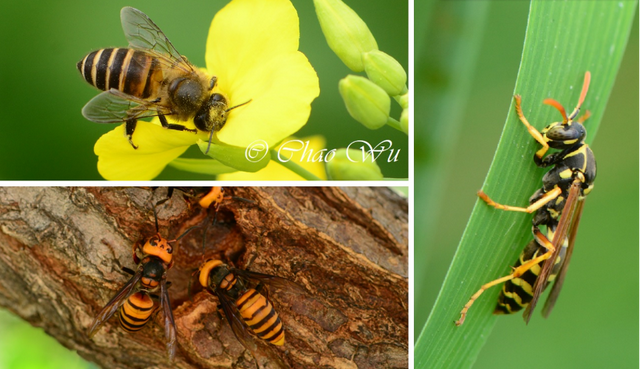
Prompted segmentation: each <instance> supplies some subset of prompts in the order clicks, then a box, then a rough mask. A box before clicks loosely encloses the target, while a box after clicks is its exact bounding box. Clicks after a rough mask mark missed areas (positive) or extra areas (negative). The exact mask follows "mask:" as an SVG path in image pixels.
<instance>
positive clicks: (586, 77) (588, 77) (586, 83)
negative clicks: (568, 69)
mask: <svg viewBox="0 0 640 369" xmlns="http://www.w3.org/2000/svg"><path fill="white" fill-rule="evenodd" d="M589 83H591V72H589V71H587V72H586V73H585V74H584V82H583V83H582V92H581V93H580V100H578V105H577V106H576V110H580V107H581V106H582V103H583V102H584V99H585V98H586V97H587V91H589Z"/></svg>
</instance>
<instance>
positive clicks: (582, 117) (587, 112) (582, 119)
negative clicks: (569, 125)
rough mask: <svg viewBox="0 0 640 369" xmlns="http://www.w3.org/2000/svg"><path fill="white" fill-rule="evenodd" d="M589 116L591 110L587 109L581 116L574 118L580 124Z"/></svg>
mask: <svg viewBox="0 0 640 369" xmlns="http://www.w3.org/2000/svg"><path fill="white" fill-rule="evenodd" d="M590 116H591V112H590V111H589V110H587V111H586V112H584V115H583V116H581V117H580V118H578V119H577V120H576V122H578V123H580V124H582V123H584V121H585V120H587V119H589V117H590Z"/></svg>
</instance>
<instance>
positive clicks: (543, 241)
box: [455, 226, 556, 326]
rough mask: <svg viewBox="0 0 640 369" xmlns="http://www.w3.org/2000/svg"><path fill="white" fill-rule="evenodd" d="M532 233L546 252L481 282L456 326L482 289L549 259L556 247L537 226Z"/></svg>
mask: <svg viewBox="0 0 640 369" xmlns="http://www.w3.org/2000/svg"><path fill="white" fill-rule="evenodd" d="M533 235H534V238H535V240H536V242H538V243H539V244H540V245H542V246H544V248H546V249H547V252H545V253H544V254H542V255H540V256H538V257H535V258H533V259H531V260H529V261H527V262H526V263H524V264H522V265H520V266H519V267H517V268H514V269H513V272H512V273H511V274H509V275H507V276H504V277H501V278H498V279H496V280H493V281H491V282H489V283H486V284H483V285H482V287H480V289H479V290H478V292H476V293H474V294H473V296H471V298H470V299H469V301H468V302H467V304H466V305H465V306H464V307H463V308H462V311H460V319H458V320H456V322H455V323H456V325H457V326H460V325H462V323H464V319H465V318H466V317H467V311H469V308H471V305H473V303H474V302H475V301H476V300H477V299H478V297H480V295H482V293H483V292H484V291H486V290H488V289H489V288H491V287H493V286H496V285H498V284H500V283H504V282H506V281H510V280H512V279H514V278H518V277H520V276H521V275H523V274H524V273H525V272H526V271H528V270H529V269H531V268H533V266H534V265H537V264H540V263H541V262H543V261H545V260H547V259H549V258H550V257H551V256H552V255H553V252H554V251H555V250H556V248H555V247H554V246H553V243H551V241H549V239H548V238H547V237H546V236H545V235H544V234H542V232H540V230H539V229H538V227H535V226H534V227H533Z"/></svg>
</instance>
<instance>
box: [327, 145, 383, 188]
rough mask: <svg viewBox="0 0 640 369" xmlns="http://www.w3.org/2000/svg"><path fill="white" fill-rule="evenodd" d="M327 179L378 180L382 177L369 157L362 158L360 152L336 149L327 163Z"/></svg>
mask: <svg viewBox="0 0 640 369" xmlns="http://www.w3.org/2000/svg"><path fill="white" fill-rule="evenodd" d="M327 177H328V178H329V179H334V180H356V181H357V180H380V179H383V178H384V177H383V176H382V172H381V171H380V167H378V164H376V163H375V161H373V160H371V157H370V156H369V157H366V158H365V157H363V154H362V152H361V151H360V150H355V149H348V150H347V149H338V150H336V153H335V156H334V157H333V158H332V159H331V160H330V161H329V162H327Z"/></svg>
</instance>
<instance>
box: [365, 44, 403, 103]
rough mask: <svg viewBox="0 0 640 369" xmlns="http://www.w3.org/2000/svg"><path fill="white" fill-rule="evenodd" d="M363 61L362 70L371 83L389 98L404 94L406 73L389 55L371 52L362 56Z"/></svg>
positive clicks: (375, 51)
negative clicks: (389, 96) (383, 91)
mask: <svg viewBox="0 0 640 369" xmlns="http://www.w3.org/2000/svg"><path fill="white" fill-rule="evenodd" d="M363 60H364V70H365V72H367V76H368V77H369V79H370V80H371V81H372V82H373V83H375V84H376V85H378V86H380V87H382V89H383V90H385V91H386V92H387V93H388V94H389V95H391V96H396V95H400V94H401V93H403V92H405V90H406V88H407V87H406V84H407V72H405V71H404V68H402V65H400V63H398V61H397V60H395V59H394V58H393V57H392V56H391V55H389V54H386V53H384V52H382V51H380V50H372V51H369V52H367V53H365V54H364V56H363Z"/></svg>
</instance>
